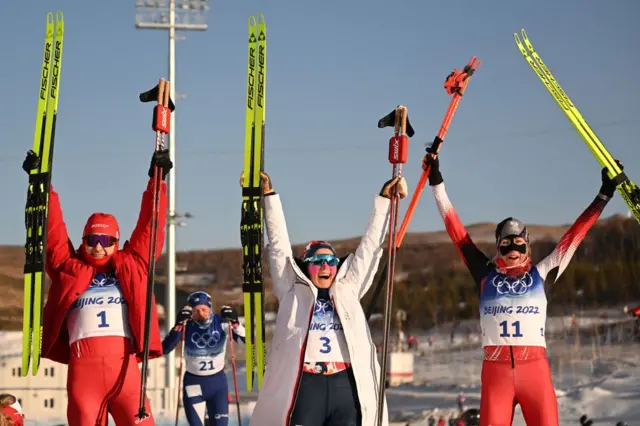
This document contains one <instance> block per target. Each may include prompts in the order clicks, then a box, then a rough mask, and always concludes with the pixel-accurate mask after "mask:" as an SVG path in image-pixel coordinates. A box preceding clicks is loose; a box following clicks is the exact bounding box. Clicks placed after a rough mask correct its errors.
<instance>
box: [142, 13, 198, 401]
mask: <svg viewBox="0 0 640 426" xmlns="http://www.w3.org/2000/svg"><path fill="white" fill-rule="evenodd" d="M208 10H209V1H208V0H136V28H138V29H155V30H168V32H169V81H170V82H171V88H170V93H169V96H171V99H173V101H174V102H175V103H176V104H177V101H178V99H177V98H176V31H205V30H206V29H207V28H208V26H207V21H206V12H207V11H208ZM175 116H176V113H175V112H174V113H173V117H172V123H171V129H170V133H169V142H168V146H169V158H170V159H171V161H173V169H172V170H171V171H170V172H169V176H168V182H167V183H168V191H167V201H168V208H169V212H168V219H169V220H168V221H167V222H168V223H167V287H166V290H167V291H166V303H165V305H166V315H165V328H166V330H167V332H169V330H171V326H172V324H171V319H172V318H175V316H176V240H175V230H176V225H177V224H178V223H180V224H186V223H185V222H184V221H178V222H177V221H176V218H180V217H184V218H185V219H187V218H189V217H190V214H189V216H187V215H186V214H185V215H178V214H176V202H175V200H176V198H175V191H176V182H175V170H176V144H175V140H176V139H175V135H176V119H175ZM165 359H166V362H167V364H166V365H167V367H166V371H165V379H166V380H165V383H166V392H167V393H166V397H165V405H166V407H167V410H170V411H169V412H172V411H171V410H173V409H175V407H174V406H173V404H174V401H175V376H176V372H175V352H173V351H172V352H170V353H169V354H168V355H167V356H166V358H165Z"/></svg>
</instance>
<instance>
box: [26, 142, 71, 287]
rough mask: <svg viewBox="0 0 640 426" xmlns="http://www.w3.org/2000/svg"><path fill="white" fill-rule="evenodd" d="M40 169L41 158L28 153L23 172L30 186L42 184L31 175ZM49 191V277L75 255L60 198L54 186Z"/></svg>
mask: <svg viewBox="0 0 640 426" xmlns="http://www.w3.org/2000/svg"><path fill="white" fill-rule="evenodd" d="M38 167H40V158H39V157H38V155H37V154H36V153H35V152H34V151H29V152H27V155H26V157H25V159H24V161H23V162H22V170H24V171H25V172H26V173H27V175H28V176H29V184H30V185H31V184H33V185H34V186H36V185H40V184H42V182H39V176H38V175H31V171H32V170H35V169H37V168H38ZM49 190H50V194H49V202H48V209H47V215H48V218H47V229H46V233H47V247H46V248H45V249H46V251H47V252H46V265H45V268H46V270H47V272H48V273H49V275H51V274H53V273H55V272H56V271H57V270H59V269H60V268H62V267H63V266H64V264H65V263H66V262H67V261H68V260H69V259H70V258H71V256H72V255H73V253H75V249H74V248H73V244H72V243H71V241H69V234H68V232H67V225H65V223H64V219H63V216H62V208H61V207H60V197H59V196H58V193H57V192H56V191H55V190H54V189H53V185H50V186H49ZM43 196H44V194H43Z"/></svg>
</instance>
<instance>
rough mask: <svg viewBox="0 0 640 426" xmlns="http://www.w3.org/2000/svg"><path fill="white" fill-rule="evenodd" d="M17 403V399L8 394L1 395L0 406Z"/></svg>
mask: <svg viewBox="0 0 640 426" xmlns="http://www.w3.org/2000/svg"><path fill="white" fill-rule="evenodd" d="M15 403H16V397H15V396H13V395H11V394H8V393H0V405H5V406H9V405H12V404H15Z"/></svg>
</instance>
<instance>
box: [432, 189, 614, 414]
mask: <svg viewBox="0 0 640 426" xmlns="http://www.w3.org/2000/svg"><path fill="white" fill-rule="evenodd" d="M432 191H433V194H434V196H435V200H436V204H437V206H438V210H439V212H440V215H441V216H442V218H443V219H444V223H445V227H446V229H447V232H448V234H449V236H450V237H451V239H452V241H453V243H454V244H455V246H456V248H457V250H458V252H459V253H460V255H461V257H462V259H463V261H464V263H465V265H466V266H467V268H468V269H469V271H470V272H471V275H472V276H473V279H474V281H475V283H476V285H477V287H478V291H479V293H480V325H481V327H482V346H483V350H484V361H483V364H482V377H481V381H482V391H481V396H480V425H481V426H506V425H511V424H512V421H513V413H514V408H515V406H516V404H520V407H521V408H522V413H523V415H524V418H525V420H526V422H527V424H529V425H536V426H558V405H557V400H556V394H555V389H554V386H553V383H552V381H551V371H550V368H549V362H548V360H547V357H546V341H545V337H544V331H545V322H546V317H547V299H546V295H545V290H544V281H545V278H546V277H547V274H549V272H551V270H553V269H554V268H558V272H557V275H556V280H557V279H558V277H560V275H561V274H562V272H563V271H564V270H565V268H566V267H567V265H568V264H569V261H570V260H571V257H572V256H573V255H574V253H575V251H576V249H577V248H578V245H579V244H580V243H581V242H582V240H583V239H584V237H585V236H586V234H587V232H588V231H589V229H590V228H591V226H593V224H594V223H595V222H596V220H597V219H598V217H599V216H600V214H601V213H602V210H603V209H604V207H605V206H606V204H607V199H606V198H603V197H604V196H601V194H598V196H597V197H596V198H595V199H594V200H593V202H592V203H591V204H590V205H589V206H588V207H587V208H586V210H584V212H583V213H582V214H581V215H580V217H578V219H577V220H576V222H575V223H574V224H573V225H572V226H571V227H570V228H569V230H568V231H567V232H566V233H565V234H564V235H563V236H562V238H561V239H560V241H559V242H558V244H557V246H556V247H555V249H554V250H553V252H552V253H551V254H550V255H549V256H547V257H545V258H544V259H543V260H542V261H540V262H539V263H538V264H537V265H535V266H531V267H530V268H529V269H528V270H527V271H525V272H524V274H523V275H517V276H513V275H509V274H505V273H503V272H501V271H500V270H498V269H497V268H496V265H495V264H494V263H493V262H492V261H491V260H490V259H489V258H487V256H485V255H484V254H483V253H482V252H481V251H480V250H479V249H478V248H477V247H476V245H475V244H474V243H473V241H472V240H471V237H470V236H469V233H468V232H467V231H466V229H465V228H464V225H463V224H462V222H461V221H460V218H459V217H458V214H457V213H456V211H455V209H454V208H453V206H452V205H451V202H450V201H449V198H448V196H447V193H446V191H445V186H444V183H440V184H438V185H435V186H432Z"/></svg>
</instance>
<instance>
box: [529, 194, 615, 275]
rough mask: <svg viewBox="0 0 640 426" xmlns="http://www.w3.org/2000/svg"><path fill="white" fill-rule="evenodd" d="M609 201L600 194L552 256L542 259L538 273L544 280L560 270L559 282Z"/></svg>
mask: <svg viewBox="0 0 640 426" xmlns="http://www.w3.org/2000/svg"><path fill="white" fill-rule="evenodd" d="M609 199H610V198H609V197H607V196H606V195H603V194H598V195H597V196H596V198H595V199H594V200H593V201H592V202H591V204H589V206H588V207H587V208H586V209H585V210H584V211H583V212H582V214H581V215H580V216H579V217H578V219H577V220H576V221H575V222H574V224H573V225H571V228H569V229H568V230H567V232H565V234H564V235H563V236H562V238H560V241H559V242H558V244H557V245H556V247H555V248H554V249H553V251H552V252H551V254H550V255H549V256H547V257H545V258H544V259H542V260H541V261H540V263H538V264H537V265H536V266H537V269H538V273H539V274H540V277H541V278H542V279H543V280H545V279H546V278H547V275H548V274H549V272H551V271H552V270H553V269H554V268H559V269H558V274H557V275H556V279H555V280H554V282H556V281H558V278H560V275H562V273H563V272H564V270H565V269H566V268H567V266H568V265H569V262H570V261H571V258H572V257H573V255H574V254H575V252H576V250H577V249H578V246H579V245H580V243H582V241H583V240H584V238H585V237H586V236H587V232H589V229H591V227H592V226H593V224H594V223H596V220H598V218H599V217H600V214H601V213H602V211H603V210H604V208H605V207H606V205H607V202H608V201H609Z"/></svg>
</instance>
